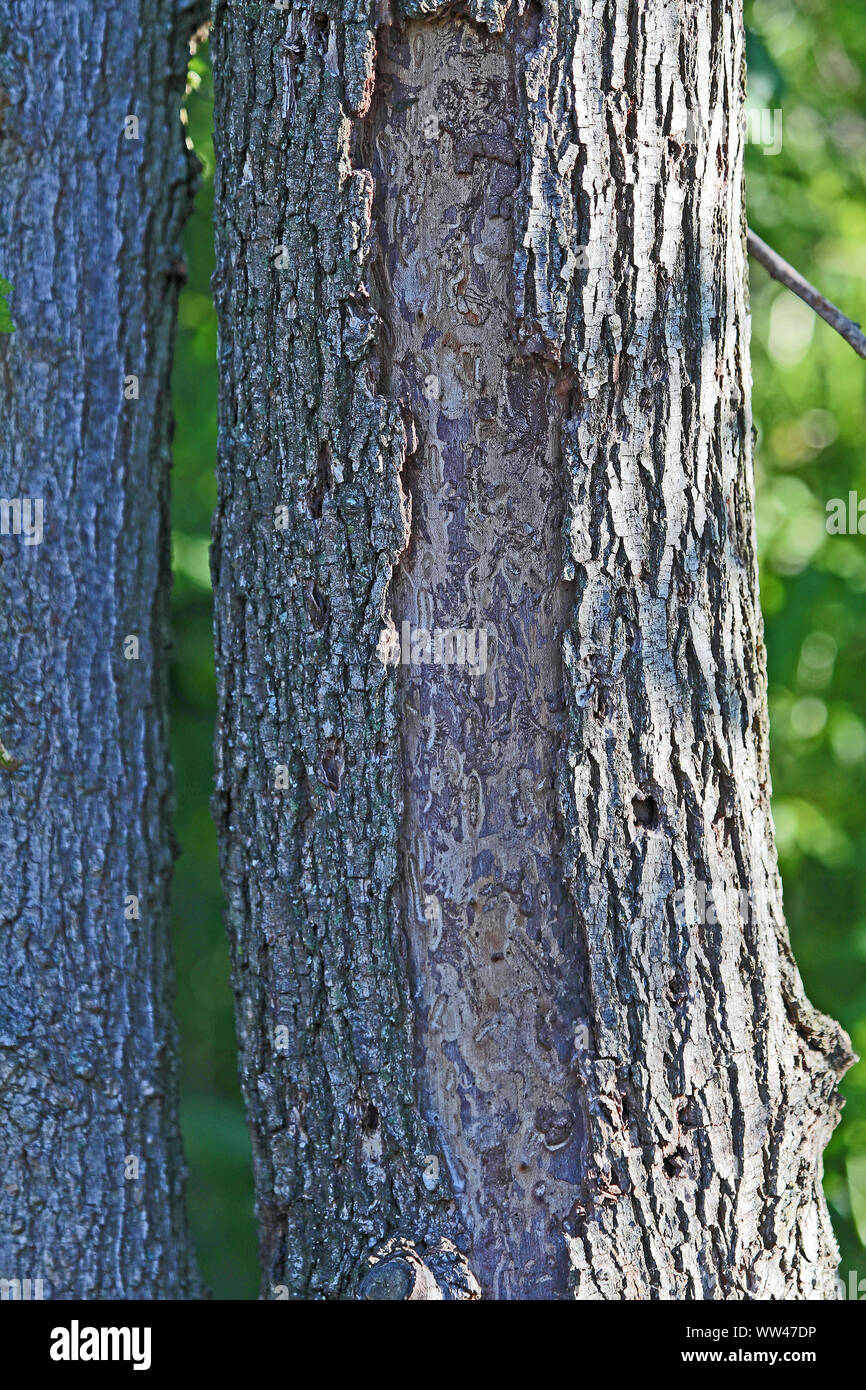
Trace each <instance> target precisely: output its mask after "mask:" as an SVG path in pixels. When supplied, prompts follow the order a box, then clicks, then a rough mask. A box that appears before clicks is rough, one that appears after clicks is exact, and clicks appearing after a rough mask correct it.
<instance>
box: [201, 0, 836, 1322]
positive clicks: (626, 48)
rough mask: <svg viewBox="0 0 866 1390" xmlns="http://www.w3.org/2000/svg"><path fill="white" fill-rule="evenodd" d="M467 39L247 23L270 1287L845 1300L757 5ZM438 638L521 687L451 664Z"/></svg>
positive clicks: (228, 88)
mask: <svg viewBox="0 0 866 1390" xmlns="http://www.w3.org/2000/svg"><path fill="white" fill-rule="evenodd" d="M444 9H445V7H443V6H440V5H438V4H437V3H436V0H431V3H413V0H403V6H402V10H401V11H400V13H390V12H388V11H386V10H379V11H375V10H374V9H373V8H371V7H368V6H367V5H366V4H363V3H362V4H360V5H357V6H355V5H353V6H349V5H341V4H340V3H339V0H332V2H331V3H327V4H325V3H323V4H320V5H317V6H315V7H313V9H311V8H310V7H309V6H307V5H295V6H294V7H292V8H291V9H288V8H287V9H285V10H283V9H279V8H277V7H275V6H268V5H266V4H264V3H261V4H253V3H249V4H247V5H245V6H243V7H241V6H237V5H230V4H228V3H224V0H218V3H217V5H216V11H215V45H216V52H215V64H216V77H217V115H216V124H217V131H218V133H219V139H218V146H219V153H218V168H217V275H216V292H217V304H218V310H219V315H220V334H221V339H220V341H221V348H220V360H221V405H220V450H219V470H218V471H219V479H220V499H219V506H218V512H217V518H216V525H215V549H214V581H215V590H216V642H217V665H218V682H219V701H220V710H219V731H218V738H217V793H216V798H215V814H216V819H217V824H218V828H219V833H220V840H221V854H222V871H223V878H224V882H225V886H226V892H227V897H228V927H229V935H230V939H231V943H232V953H233V969H234V987H235V991H236V995H237V1007H238V1026H239V1036H240V1046H241V1077H242V1084H243V1088H244V1093H245V1098H246V1103H247V1108H248V1114H249V1120H250V1126H251V1130H252V1135H253V1145H254V1161H255V1168H256V1190H257V1201H258V1213H259V1225H260V1238H261V1256H262V1264H263V1271H264V1286H263V1291H264V1294H265V1296H283V1295H284V1293H288V1294H289V1295H290V1296H294V1297H313V1298H319V1297H326V1298H340V1297H350V1296H354V1295H355V1293H356V1290H358V1287H359V1280H360V1296H361V1297H364V1298H368V1297H374V1298H390V1299H411V1298H428V1297H429V1298H436V1297H472V1296H473V1288H474V1284H473V1281H474V1280H475V1279H477V1281H478V1284H479V1285H480V1289H481V1292H482V1296H484V1297H488V1298H491V1297H492V1298H502V1299H523V1298H541V1299H559V1298H580V1299H622V1298H626V1299H632V1298H638V1299H656V1298H661V1299H672V1298H676V1299H728V1298H733V1299H736V1298H756V1297H760V1298H809V1297H829V1296H831V1294H832V1280H833V1268H834V1264H835V1259H836V1250H835V1244H834V1240H833V1236H832V1232H831V1229H830V1225H829V1220H828V1216H827V1210H826V1206H825V1203H824V1199H823V1196H822V1193H821V1187H820V1177H821V1153H822V1150H823V1146H824V1144H825V1142H826V1138H827V1136H828V1134H829V1131H830V1129H831V1128H832V1126H833V1124H834V1123H835V1120H836V1117H837V1112H838V1107H839V1102H838V1099H837V1096H836V1082H837V1080H838V1078H839V1076H840V1075H841V1074H842V1073H843V1072H844V1070H845V1068H846V1066H847V1065H848V1064H849V1063H850V1060H851V1055H850V1046H849V1044H848V1040H847V1038H846V1037H845V1035H844V1034H843V1033H842V1032H841V1030H840V1029H839V1028H838V1027H837V1025H835V1024H834V1023H832V1022H831V1021H829V1020H827V1019H825V1018H823V1017H822V1016H821V1015H818V1014H817V1013H816V1012H815V1011H814V1010H813V1009H812V1008H811V1006H810V1005H809V1004H808V1002H807V1001H806V999H805V997H804V995H803V990H802V986H801V984H800V980H799V977H798V975H797V972H796V968H795V966H794V963H793V961H792V958H791V953H790V948H789V944H788V937H787V930H786V927H785V924H784V917H783V912H782V903H781V889H780V884H779V880H778V873H777V869H776V859H775V849H774V844H773V832H772V823H771V818H770V809H769V796H770V787H769V773H768V765H767V735H766V714H765V709H766V692H765V670H764V650H763V644H762V637H761V620H760V610H759V604H758V583H757V571H756V563H755V547H754V528H753V519H752V494H753V480H752V461H751V446H752V439H751V418H750V407H749V367H748V333H749V322H748V303H747V287H746V278H745V277H746V261H745V218H744V214H743V204H742V146H743V120H742V96H743V31H742V17H741V12H740V5H739V0H696V3H695V4H693V5H690V6H689V7H688V8H687V9H685V10H684V9H683V8H682V7H674V6H662V5H655V4H638V3H634V0H632V2H631V3H629V0H613V2H612V3H605V4H601V3H596V4H585V5H582V6H580V7H578V6H577V5H576V4H573V3H566V4H563V5H558V4H557V3H556V0H545V3H544V4H541V5H540V4H536V3H528V4H518V5H516V6H511V7H510V8H509V7H507V6H506V5H504V4H503V5H499V4H497V3H495V0H472V3H471V4H470V7H469V17H468V18H464V17H461V16H455V15H454V14H453V13H439V12H440V11H443V10H444ZM404 623H408V624H409V625H410V633H409V643H410V647H409V658H410V659H409V662H408V664H406V662H405V657H406V646H405V641H406V638H405V636H404V626H403V625H404ZM435 628H439V629H459V630H461V631H464V632H465V631H466V630H472V631H475V630H477V629H483V630H484V632H485V633H486V634H487V637H488V658H487V667H486V669H485V670H483V671H481V670H480V668H479V669H478V670H477V671H473V669H472V668H471V667H470V666H468V665H466V664H464V665H462V666H461V665H443V664H441V662H440V664H438V665H436V664H429V663H427V662H425V661H424V660H423V657H424V649H423V645H422V646H419V648H418V653H419V659H417V660H415V661H414V662H413V661H412V659H411V658H412V651H411V643H412V640H413V637H414V636H415V635H417V631H418V630H419V629H426V630H430V629H435ZM449 1242H453V1245H452V1244H449ZM454 1247H456V1250H455V1249H454ZM443 1249H448V1250H452V1251H453V1252H454V1253H453V1257H452V1260H451V1263H449V1262H448V1261H447V1260H446V1261H444V1262H443V1260H442V1257H441V1252H442V1251H443ZM457 1251H459V1252H460V1255H458V1254H457ZM368 1256H369V1257H370V1259H369V1260H368V1258H367V1257H368Z"/></svg>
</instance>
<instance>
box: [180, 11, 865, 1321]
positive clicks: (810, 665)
mask: <svg viewBox="0 0 866 1390" xmlns="http://www.w3.org/2000/svg"><path fill="white" fill-rule="evenodd" d="M746 22H747V25H748V28H749V103H750V105H752V106H754V107H756V108H770V109H774V110H781V112H782V113H783V137H784V138H783V147H782V150H781V152H780V153H779V154H776V155H770V154H765V153H764V152H763V150H762V148H761V146H760V145H759V144H752V145H750V147H749V149H748V151H747V158H746V167H747V179H748V209H749V221H750V224H751V226H752V227H753V228H754V229H755V231H757V232H758V233H759V235H761V236H762V237H763V238H764V239H765V240H766V241H768V242H769V243H770V245H771V246H773V247H775V249H776V250H777V251H778V252H779V253H780V254H781V255H783V256H784V257H785V258H786V259H787V260H789V261H790V262H791V263H792V264H793V265H795V266H797V267H798V268H799V269H800V270H801V271H802V272H803V274H805V275H806V276H807V278H808V279H811V280H812V281H813V283H815V284H816V285H818V287H819V288H821V289H822V290H823V291H824V293H825V294H827V295H828V296H829V297H830V298H831V299H833V300H834V301H835V302H837V303H838V304H839V305H840V306H841V307H842V308H843V309H844V310H845V311H846V312H847V313H848V314H849V315H850V316H851V317H853V318H855V319H860V320H866V283H864V269H866V253H864V247H866V119H864V114H863V113H864V111H866V24H864V22H863V11H862V9H861V8H860V7H859V6H857V5H849V4H848V3H847V0H797V4H796V6H795V5H794V4H792V3H791V0H746ZM212 113H213V101H212V85H211V75H210V70H209V67H208V59H207V50H206V47H205V48H201V49H199V51H198V52H197V53H196V54H195V55H194V56H193V58H192V60H191V65H190V91H189V94H188V98H187V120H188V133H189V137H190V139H191V140H192V143H193V146H194V148H195V150H196V152H197V154H198V157H199V159H200V160H201V162H202V165H203V170H202V186H201V191H200V192H199V195H198V198H197V201H196V209H195V214H194V216H193V218H192V219H191V222H190V224H189V228H188V231H187V250H186V254H187V262H188V265H189V271H190V275H189V281H188V283H187V285H186V287H185V289H184V291H183V294H182V296H181V305H180V331H179V337H178V351H177V361H176V367H175V375H174V407H175V413H176V417H177V434H176V438H175V474H174V504H173V525H174V532H173V553H174V568H175V591H174V623H175V659H174V663H173V666H172V743H173V755H174V763H175V767H176V769H177V783H178V796H177V800H178V809H177V833H178V838H179V840H180V843H181V847H182V849H183V854H182V856H181V858H180V859H179V861H178V864H177V870H176V876H175V894H174V913H175V949H176V953H177V962H178V1010H179V1014H180V1020H181V1028H182V1033H183V1094H184V1101H183V1123H184V1134H185V1142H186V1150H187V1159H188V1162H189V1167H190V1183H189V1195H190V1206H191V1217H192V1222H193V1228H194V1234H195V1239H196V1243H197V1247H198V1251H199V1257H200V1261H201V1265H202V1270H203V1273H204V1276H205V1279H206V1280H207V1282H208V1284H209V1285H210V1287H211V1289H212V1291H213V1293H214V1295H215V1296H216V1297H220V1298H254V1297H256V1293H257V1286H258V1276H257V1271H256V1259H255V1234H254V1226H253V1215H252V1179H251V1170H250V1146H249V1140H248V1138H247V1135H246V1130H245V1127H244V1120H243V1112H242V1108H241V1102H240V1095H239V1091H238V1083H237V1070H236V1062H235V1048H234V1021H233V1014H232V996H231V991H230V987H229V980H228V953H227V949H226V945H225V939H224V935H223V928H222V919H221V910H222V908H221V894H220V889H219V879H218V871H217V858H216V841H215V836H214V831H213V826H212V824H211V820H210V816H209V814H208V810H207V803H208V798H209V795H210V787H211V781H212V737H213V718H214V708H215V687H214V672H213V656H212V649H211V626H210V624H211V605H210V580H209V575H208V543H209V536H210V519H211V514H212V511H213V507H214V502H215V484H214V471H213V470H214V457H215V452H216V390H217V384H216V320H215V315H214V311H213V306H212V303H211V296H210V289H209V280H210V275H211V272H212V270H213V233H212V227H211V217H212V211H213V149H212V133H211V123H212ZM752 312H753V340H752V371H753V377H754V396H753V403H754V415H755V425H756V429H757V436H758V447H757V459H756V468H757V502H758V526H759V545H760V559H761V597H762V603H763V608H764V615H765V620H766V635H767V649H768V658H769V674H770V718H771V737H772V764H773V783H774V799H773V805H774V812H775V817H776V827H777V834H778V841H779V850H780V856H781V863H782V875H783V879H784V883H785V902H786V908H787V914H788V920H789V923H790V927H791V934H792V937H793V941H794V949H795V951H796V954H797V959H798V961H799V964H800V968H801V971H802V973H803V976H804V979H805V983H806V988H807V990H808V992H809V994H810V996H811V998H812V1000H813V1001H814V1002H815V1004H817V1005H818V1006H819V1007H820V1008H822V1009H824V1010H825V1011H826V1012H828V1013H830V1014H833V1015H834V1016H835V1017H837V1018H839V1019H841V1021H842V1023H843V1024H844V1025H845V1027H846V1028H847V1029H848V1030H849V1032H850V1033H851V1036H852V1038H853V1041H854V1046H855V1049H856V1050H857V1051H858V1052H859V1053H860V1054H862V1055H866V878H864V875H863V873H861V871H860V870H861V867H862V866H863V865H864V864H866V814H864V813H866V624H864V621H863V606H864V599H866V535H864V536H860V535H856V536H850V537H849V536H830V535H828V534H827V531H826V527H825V519H826V504H827V502H828V501H829V500H830V499H832V498H837V497H843V498H844V497H847V495H848V493H849V491H851V490H854V491H856V492H857V493H858V496H859V497H862V498H866V457H864V447H863V445H864V438H866V363H864V362H862V361H860V360H859V359H858V358H857V357H856V356H855V355H854V353H853V352H852V351H851V349H850V348H849V347H848V346H847V345H846V344H845V343H844V342H843V341H842V340H841V339H840V338H839V337H838V336H837V335H836V334H835V333H833V331H832V330H831V329H830V328H828V327H827V326H826V325H825V324H824V323H822V322H821V321H820V320H818V319H816V318H815V316H814V315H813V314H812V313H811V311H810V310H808V309H807V308H806V307H805V306H804V305H802V304H801V303H800V302H799V300H797V299H795V298H794V297H793V296H792V295H790V294H789V293H788V292H787V291H785V290H783V289H782V288H781V287H780V286H779V285H777V284H775V283H774V282H773V281H771V280H770V279H769V277H768V276H767V275H766V274H765V273H764V271H763V270H762V269H761V268H760V267H758V266H754V265H753V267H752ZM864 528H866V520H864ZM843 1092H844V1094H845V1096H846V1098H847V1105H846V1109H845V1112H844V1115H843V1120H842V1124H841V1125H840V1127H839V1128H838V1129H837V1131H836V1133H835V1135H834V1137H833V1139H832V1141H831V1144H830V1147H829V1149H828V1153H827V1163H826V1180H825V1185H826V1192H827V1196H828V1199H829V1201H830V1206H831V1211H832V1214H833V1219H834V1225H835V1228H836V1233H837V1235H838V1238H839V1243H840V1246H841V1250H842V1263H841V1270H840V1272H841V1274H842V1275H843V1277H844V1278H845V1281H846V1284H847V1282H848V1278H849V1272H850V1271H852V1270H853V1271H856V1272H857V1276H858V1277H860V1278H863V1277H866V1065H860V1066H858V1067H856V1068H854V1070H853V1071H852V1072H851V1073H850V1074H849V1076H848V1078H847V1079H846V1081H845V1082H844V1083H843Z"/></svg>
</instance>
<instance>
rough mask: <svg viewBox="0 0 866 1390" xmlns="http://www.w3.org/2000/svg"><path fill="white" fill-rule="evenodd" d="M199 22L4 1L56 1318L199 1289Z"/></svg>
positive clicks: (41, 1048)
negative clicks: (182, 776)
mask: <svg viewBox="0 0 866 1390" xmlns="http://www.w3.org/2000/svg"><path fill="white" fill-rule="evenodd" d="M200 11H201V6H200V5H198V4H196V5H190V4H189V3H188V0H123V3H121V4H118V3H117V0H65V3H64V4H62V5H49V6H46V5H45V4H42V3H39V0H0V190H2V198H0V272H2V274H3V275H5V276H6V278H7V279H9V280H11V281H12V283H13V285H14V294H13V295H12V298H11V307H12V312H13V316H14V319H15V322H16V324H17V332H16V333H15V335H14V337H12V338H4V339H3V340H2V341H0V379H2V388H0V389H2V411H0V482H2V487H0V491H2V493H3V497H4V498H5V499H6V500H7V501H9V500H14V499H22V498H27V499H31V503H32V500H33V499H40V500H41V501H42V503H43V506H44V535H43V538H42V540H41V544H28V543H27V541H26V538H25V536H24V535H23V534H17V535H16V534H8V535H4V537H3V540H2V551H3V562H4V563H3V566H2V570H0V590H2V613H3V627H4V634H5V635H4V641H3V643H2V648H0V692H2V699H0V732H2V740H3V745H4V748H5V757H4V759H3V766H2V768H0V844H2V854H3V877H2V887H0V943H2V945H0V973H2V981H0V1089H2V1093H3V1109H2V1118H0V1150H2V1155H3V1161H2V1182H0V1277H2V1278H4V1279H9V1280H15V1279H21V1280H25V1279H30V1280H31V1286H30V1292H31V1297H37V1296H39V1294H40V1292H41V1295H42V1296H43V1297H45V1298H55V1299H65V1298H73V1297H74V1298H183V1297H187V1296H191V1295H195V1294H196V1293H197V1291H198V1279H197V1275H196V1273H195V1269H194V1264H193V1259H192V1255H191V1250H190V1244H189V1240H188V1236H187V1230H186V1221H185V1216H184V1210H183V1182H184V1165H183V1158H182V1153H181V1144H180V1136H179V1129H178V1119H177V1094H176V1075H175V1044H176V1039H175V1027H174V1023H173V1020H172V1013H171V999H172V994H173V982H172V970H171V959H170V950H169V916H168V892H169V881H170V876H171V865H172V855H173V848H172V841H171V832H170V821H171V807H172V783H171V777H170V770H169V765H168V743H167V730H166V700H167V665H168V586H169V536H168V474H169V462H170V428H171V417H170V405H169V400H170V392H169V372H170V366H171V354H172V347H173V338H174V323H175V314H176V307H177V287H178V275H179V265H180V257H181V252H182V243H181V232H182V227H183V222H184V219H185V217H186V215H187V212H188V211H189V208H190V203H191V192H192V185H193V168H192V162H191V160H190V157H189V155H188V154H187V151H186V148H185V143H184V138H183V130H182V127H181V124H180V120H179V113H180V103H181V100H182V96H183V89H184V80H185V72H186V65H187V62H188V58H189V50H188V40H189V36H190V34H191V33H192V30H193V28H194V26H195V23H196V22H198V21H199V20H200V19H201V17H202V16H201V13H200ZM130 117H134V118H136V120H137V126H136V124H135V122H134V121H133V122H130V120H129V119H128V118H130ZM132 377H136V378H137V382H138V386H137V388H136V386H135V384H134V383H133V382H132V381H131V380H130V378H132ZM136 389H137V393H138V394H137V397H136ZM10 515H13V516H14V513H10ZM31 517H32V513H31ZM130 637H135V638H137V640H138V644H139V649H138V655H137V657H136V655H135V653H134V647H133V645H132V644H130V643H128V638H130ZM134 900H137V902H136V901H134ZM40 1279H41V1280H42V1288H41V1290H37V1286H36V1284H35V1282H34V1281H36V1280H40ZM13 1290H14V1285H13ZM24 1292H25V1294H26V1287H25V1288H24ZM13 1296H14V1292H13ZM18 1296H21V1294H20V1292H19V1293H18Z"/></svg>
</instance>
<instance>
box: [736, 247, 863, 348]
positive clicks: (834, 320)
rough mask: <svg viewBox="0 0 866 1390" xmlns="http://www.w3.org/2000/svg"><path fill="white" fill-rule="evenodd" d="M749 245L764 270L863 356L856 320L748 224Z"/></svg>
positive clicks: (861, 340) (861, 336)
mask: <svg viewBox="0 0 866 1390" xmlns="http://www.w3.org/2000/svg"><path fill="white" fill-rule="evenodd" d="M748 231H749V238H748V246H749V251H750V253H751V255H753V256H754V258H755V260H756V261H760V263H761V265H762V266H763V267H764V269H765V270H766V271H769V273H770V275H772V277H773V279H774V280H778V281H779V283H780V284H781V285H785V286H787V288H788V289H789V290H793V292H794V294H798V295H799V296H800V298H801V299H803V300H805V302H806V303H807V304H808V305H809V308H810V309H814V310H815V313H816V314H820V315H821V318H822V319H824V321H825V322H826V323H829V325H830V327H831V328H835V330H836V332H837V333H839V334H841V336H842V337H843V338H844V339H845V342H846V343H850V344H851V346H852V348H853V349H854V351H855V352H856V353H858V354H859V356H860V357H866V334H864V333H863V332H862V331H861V328H860V325H859V323H855V322H854V320H853V319H849V318H848V316H847V314H843V313H842V310H841V309H837V308H836V305H835V304H831V303H830V301H829V299H825V298H824V296H823V294H819V293H818V291H817V290H816V289H815V287H814V285H810V284H809V281H808V280H804V279H803V277H802V275H800V274H799V272H798V271H796V270H795V269H794V267H793V266H792V265H788V262H787V261H783V260H782V257H781V256H780V255H778V253H777V252H775V251H774V250H773V248H772V247H771V246H768V245H767V243H766V242H765V241H762V240H761V238H760V237H759V236H756V235H755V233H754V232H753V231H752V229H751V227H749V229H748Z"/></svg>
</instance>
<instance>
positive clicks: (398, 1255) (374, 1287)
mask: <svg viewBox="0 0 866 1390" xmlns="http://www.w3.org/2000/svg"><path fill="white" fill-rule="evenodd" d="M369 1258H370V1268H369V1269H368V1270H367V1272H366V1274H365V1275H364V1276H363V1278H362V1279H361V1282H360V1284H359V1286H358V1298H359V1299H365V1298H374V1299H385V1300H390V1301H391V1302H402V1303H409V1302H412V1301H413V1300H417V1299H427V1300H432V1301H434V1302H440V1303H441V1302H446V1303H449V1302H452V1301H454V1300H456V1299H460V1300H464V1299H480V1297H481V1289H480V1287H479V1284H478V1280H477V1279H476V1278H475V1275H474V1274H473V1273H472V1270H471V1269H470V1268H469V1265H468V1263H467V1261H466V1258H465V1256H463V1255H462V1254H461V1253H460V1251H459V1250H458V1249H457V1247H456V1245H454V1244H453V1243H452V1242H451V1241H450V1240H440V1241H437V1242H435V1243H434V1244H432V1245H426V1246H425V1245H421V1247H420V1249H419V1248H418V1246H416V1243H415V1242H414V1241H411V1240H401V1239H400V1238H399V1237H394V1238H393V1239H391V1240H389V1241H386V1242H385V1243H384V1244H383V1245H380V1246H378V1247H377V1249H376V1250H375V1251H374V1252H373V1254H372V1255H371V1256H370V1257H369Z"/></svg>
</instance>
